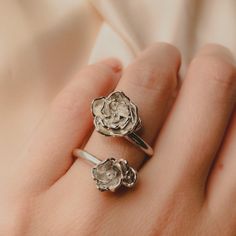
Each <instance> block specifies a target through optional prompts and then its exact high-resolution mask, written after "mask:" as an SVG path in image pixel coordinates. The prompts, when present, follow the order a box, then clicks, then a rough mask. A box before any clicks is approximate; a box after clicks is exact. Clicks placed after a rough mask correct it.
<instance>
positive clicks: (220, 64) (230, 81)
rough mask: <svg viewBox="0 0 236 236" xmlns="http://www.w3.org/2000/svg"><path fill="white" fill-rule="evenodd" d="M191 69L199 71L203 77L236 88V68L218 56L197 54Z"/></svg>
mask: <svg viewBox="0 0 236 236" xmlns="http://www.w3.org/2000/svg"><path fill="white" fill-rule="evenodd" d="M190 71H191V72H193V73H195V72H197V71H198V74H199V76H201V77H203V79H206V78H207V79H209V80H212V81H213V82H216V83H217V84H218V85H220V86H223V87H226V88H236V69H235V67H234V65H233V64H232V63H230V62H228V61H227V60H225V59H223V58H220V57H216V56H209V55H208V56H206V55H204V56H197V57H196V58H194V59H193V61H192V62H191V64H190Z"/></svg>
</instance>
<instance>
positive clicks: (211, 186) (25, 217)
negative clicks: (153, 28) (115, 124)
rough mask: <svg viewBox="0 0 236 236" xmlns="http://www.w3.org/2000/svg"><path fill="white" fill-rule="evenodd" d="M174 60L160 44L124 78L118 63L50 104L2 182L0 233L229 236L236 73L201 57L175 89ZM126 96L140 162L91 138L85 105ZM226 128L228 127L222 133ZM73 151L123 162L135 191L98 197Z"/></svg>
mask: <svg viewBox="0 0 236 236" xmlns="http://www.w3.org/2000/svg"><path fill="white" fill-rule="evenodd" d="M179 67H180V54H179V52H178V51H177V49H176V48H174V47H173V46H171V45H168V44H165V43H158V44H155V45H153V46H152V47H150V48H148V49H147V50H145V51H144V52H143V53H141V55H140V56H139V57H138V58H137V59H136V60H135V61H134V62H133V63H132V64H131V65H130V66H129V67H128V68H127V69H125V70H124V71H123V73H122V75H121V65H120V63H119V61H117V60H116V59H107V60H105V61H102V62H99V63H97V64H94V65H89V66H87V67H85V68H84V69H83V70H81V72H80V73H79V74H78V78H75V79H74V80H73V81H72V82H71V83H70V84H69V85H68V86H67V87H66V88H65V89H63V91H61V92H60V94H59V95H58V96H57V98H56V99H55V100H54V101H53V103H52V105H51V107H50V109H49V111H48V112H47V114H46V115H45V118H44V119H43V120H42V122H41V123H40V124H39V126H38V128H37V130H36V131H35V133H34V134H33V137H32V138H31V140H30V142H29V144H28V146H27V148H26V149H25V152H24V154H23V155H21V156H19V157H18V156H17V157H15V162H14V163H12V164H11V166H9V170H8V174H7V176H2V177H1V180H2V181H1V196H0V208H1V210H0V232H1V233H0V234H1V235H7V236H13V235H14V236H15V235H24V236H26V235H30V236H31V235H33V236H36V235H39V236H42V235H43V236H47V235H49V236H52V235H56V236H60V235H62V236H64V235H68V236H74V235H75V236H78V235H80V236H83V235H98V236H106V235H108V236H110V235H114V236H116V235H117V236H120V235H124V236H126V235H127V236H129V235H130V236H131V235H140V236H144V235H145V236H146V235H164V236H168V235H171V236H176V235H178V236H185V235H187V236H191V235H197V236H206V235H207V236H211V235H212V236H217V235H219V236H231V235H232V236H233V235H236V207H235V204H234V202H235V199H236V171H235V169H236V159H235V157H236V148H235V147H236V146H235V138H236V118H235V116H234V115H233V111H234V106H235V100H236V96H235V95H236V78H235V75H236V70H235V67H234V65H233V63H232V59H231V55H230V53H229V52H228V51H227V49H225V48H224V47H221V46H219V45H208V46H205V47H204V48H202V49H201V50H200V52H199V53H198V54H197V55H196V57H195V58H194V59H193V61H192V63H191V64H190V66H189V68H188V72H187V75H186V77H185V79H184V82H183V84H182V86H181V89H180V91H179V92H178V96H177V98H176V100H175V102H174V104H173V101H174V98H175V95H176V94H177V89H178V87H179V86H178V80H177V77H178V76H177V75H178V70H179ZM114 89H115V90H121V91H124V92H125V93H126V94H127V95H128V96H129V97H130V98H131V100H132V101H134V103H135V104H137V106H138V108H139V114H140V116H141V118H142V121H143V127H144V128H143V129H142V131H141V133H140V135H141V136H142V137H143V138H144V140H146V141H147V142H148V143H150V144H151V145H152V147H154V152H155V153H154V155H153V157H152V158H151V159H149V160H148V161H147V162H146V163H145V164H144V165H143V166H142V167H141V165H142V162H143V160H144V154H143V153H142V152H141V151H140V150H138V149H137V148H136V147H134V146H133V145H132V144H130V143H129V142H127V141H126V140H125V139H123V138H108V137H105V136H102V135H101V134H98V133H97V132H95V131H93V123H92V115H91V112H90V104H91V101H92V100H93V99H94V98H96V97H98V96H102V95H108V94H109V93H110V92H111V91H112V90H114ZM227 127H228V129H227ZM76 147H83V148H84V149H85V150H87V151H89V152H90V153H92V154H94V155H95V156H97V157H99V158H103V159H106V158H108V157H117V158H123V159H126V160H127V161H129V163H130V165H131V166H132V167H134V168H136V169H139V180H138V183H137V185H136V187H135V188H134V189H132V190H128V191H118V192H117V193H109V192H104V193H101V192H99V191H98V190H97V189H96V187H95V185H94V182H93V180H92V178H91V172H90V168H91V167H90V166H89V164H88V163H86V162H85V161H83V160H81V159H77V160H74V159H73V157H72V151H73V149H74V148H76Z"/></svg>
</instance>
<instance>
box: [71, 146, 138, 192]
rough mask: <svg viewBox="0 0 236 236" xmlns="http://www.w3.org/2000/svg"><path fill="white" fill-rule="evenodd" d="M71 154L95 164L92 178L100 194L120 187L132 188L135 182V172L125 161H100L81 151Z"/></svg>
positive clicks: (111, 159)
mask: <svg viewBox="0 0 236 236" xmlns="http://www.w3.org/2000/svg"><path fill="white" fill-rule="evenodd" d="M73 154H74V156H76V157H81V158H83V159H85V160H87V161H89V162H90V163H92V164H95V166H94V167H93V168H92V177H93V180H94V181H95V182H96V187H97V188H98V189H99V190H100V191H102V192H103V191H111V192H115V191H116V190H117V189H118V188H120V187H121V186H124V187H127V188H132V187H133V186H134V185H135V183H136V181H137V171H136V170H134V169H133V168H132V167H131V166H129V164H128V162H127V161H126V160H123V159H119V160H118V159H115V158H108V159H106V160H104V161H102V160H100V159H98V158H97V157H95V156H93V155H92V154H90V153H88V152H86V151H84V150H81V149H75V150H74V152H73Z"/></svg>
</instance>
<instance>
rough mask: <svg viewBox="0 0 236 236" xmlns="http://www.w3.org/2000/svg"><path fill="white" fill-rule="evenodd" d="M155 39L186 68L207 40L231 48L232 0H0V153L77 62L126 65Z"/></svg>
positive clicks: (28, 129) (235, 43)
mask: <svg viewBox="0 0 236 236" xmlns="http://www.w3.org/2000/svg"><path fill="white" fill-rule="evenodd" d="M156 41H167V42H170V43H173V44H174V45H176V46H177V47H178V48H179V49H180V51H181V52H182V55H183V59H182V60H183V68H182V72H183V73H184V72H185V68H186V66H187V64H188V63H189V61H190V59H191V57H192V56H193V54H194V53H195V51H196V50H197V49H198V48H199V47H200V46H202V45H203V44H205V43H208V42H216V43H221V44H223V45H225V46H227V47H229V48H230V49H231V50H232V52H233V53H234V55H236V1H235V0H224V1H223V0H165V1H163V0H119V1H118V0H92V1H86V0H40V1H32V0H21V1H18V0H7V1H5V0H0V158H4V159H5V160H8V161H12V160H13V159H14V158H15V156H16V155H17V154H18V153H19V152H20V151H21V149H22V147H23V145H24V144H25V142H26V141H27V140H28V139H29V138H30V134H31V133H32V130H33V129H34V127H35V126H36V124H37V123H38V121H39V120H40V118H41V117H42V114H43V113H44V111H45V109H46V108H47V106H48V105H49V103H50V101H51V100H52V99H53V98H54V96H55V95H56V94H57V93H58V91H59V90H60V89H61V88H63V86H65V84H66V83H67V82H68V81H69V80H70V79H71V78H72V77H73V76H75V74H76V72H77V71H78V70H79V68H80V67H81V66H82V65H84V64H86V63H91V62H94V61H97V60H99V59H101V58H104V57H108V56H117V57H119V58H121V59H122V60H123V62H124V64H125V65H126V64H127V63H129V62H130V61H132V59H133V58H134V57H135V55H136V54H137V53H138V52H139V51H140V50H142V49H143V48H145V47H146V46H147V45H149V44H151V43H153V42H156ZM5 163H7V162H5Z"/></svg>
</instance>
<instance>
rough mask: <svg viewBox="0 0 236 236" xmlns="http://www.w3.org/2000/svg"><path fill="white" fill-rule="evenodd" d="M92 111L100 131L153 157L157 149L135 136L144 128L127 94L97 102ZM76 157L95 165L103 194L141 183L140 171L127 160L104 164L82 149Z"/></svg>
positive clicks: (98, 183) (115, 95) (99, 99)
mask: <svg viewBox="0 0 236 236" xmlns="http://www.w3.org/2000/svg"><path fill="white" fill-rule="evenodd" d="M91 108H92V109H91V110H92V114H93V117H94V125H95V129H96V131H98V132H99V133H100V134H102V135H105V136H110V137H125V138H126V139H127V140H128V141H130V142H131V143H133V144H135V145H136V146H137V147H139V148H140V149H141V150H142V151H144V152H145V154H147V155H148V156H152V155H153V149H152V148H151V147H150V146H149V145H148V144H147V143H146V142H145V141H144V140H143V139H142V138H141V137H139V136H138V135H137V134H136V133H135V132H136V131H138V130H139V129H140V128H141V127H142V126H141V119H140V117H139V115H138V108H137V106H136V105H135V104H134V103H133V102H132V101H131V100H130V99H129V97H127V96H126V95H125V94H124V93H123V92H120V91H115V92H113V93H111V94H110V95H108V96H107V97H99V98H96V99H94V100H93V102H92V107H91ZM73 155H74V156H75V157H78V158H83V159H85V160H87V161H89V162H90V163H91V164H93V165H94V167H93V168H92V176H93V179H94V180H95V182H96V186H97V188H98V189H99V190H100V191H108V190H109V191H112V192H114V191H115V190H117V189H118V188H119V187H121V186H125V187H128V188H131V187H133V186H134V185H135V183H136V181H137V171H136V170H134V169H133V168H132V167H131V166H129V164H128V162H127V161H126V160H123V159H116V158H108V159H106V160H100V159H99V158H97V157H96V156H94V155H92V154H90V153H89V152H87V151H85V150H81V149H75V150H74V151H73Z"/></svg>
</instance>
